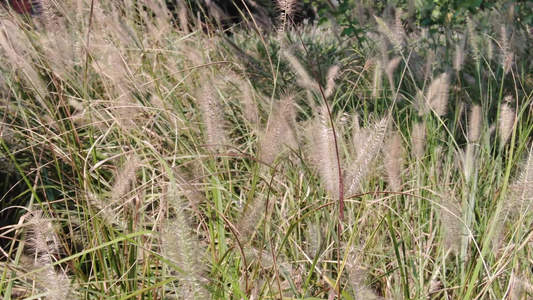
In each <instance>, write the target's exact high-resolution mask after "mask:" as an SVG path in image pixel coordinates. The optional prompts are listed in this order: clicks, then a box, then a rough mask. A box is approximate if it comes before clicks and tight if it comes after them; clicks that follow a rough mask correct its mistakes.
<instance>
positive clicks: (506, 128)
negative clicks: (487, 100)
mask: <svg viewBox="0 0 533 300" xmlns="http://www.w3.org/2000/svg"><path fill="white" fill-rule="evenodd" d="M514 121H515V112H514V109H513V108H512V107H511V106H510V105H509V104H507V103H503V104H501V105H500V116H499V118H498V134H499V135H500V142H501V143H502V144H505V143H507V140H509V137H511V133H512V132H513V126H514Z"/></svg>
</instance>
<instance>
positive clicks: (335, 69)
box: [324, 65, 340, 98]
mask: <svg viewBox="0 0 533 300" xmlns="http://www.w3.org/2000/svg"><path fill="white" fill-rule="evenodd" d="M339 71H340V66H339V65H334V66H332V67H330V68H329V69H328V75H327V77H326V78H327V82H326V90H325V91H324V95H325V96H326V98H329V97H331V95H333V92H334V90H335V79H337V76H339Z"/></svg>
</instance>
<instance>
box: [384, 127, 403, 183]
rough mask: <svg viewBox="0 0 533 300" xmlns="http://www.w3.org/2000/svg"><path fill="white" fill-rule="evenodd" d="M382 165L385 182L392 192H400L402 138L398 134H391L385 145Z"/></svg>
mask: <svg viewBox="0 0 533 300" xmlns="http://www.w3.org/2000/svg"><path fill="white" fill-rule="evenodd" d="M384 154H385V158H384V161H385V162H384V165H385V171H386V172H387V181H388V183H389V186H390V188H391V190H392V191H395V192H398V191H400V190H401V186H402V182H401V178H400V174H401V172H402V168H403V159H402V137H401V135H400V133H398V132H395V133H393V134H392V135H391V136H390V137H389V138H388V140H387V142H386V143H385V147H384Z"/></svg>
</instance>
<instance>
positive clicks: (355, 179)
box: [345, 118, 389, 195]
mask: <svg viewBox="0 0 533 300" xmlns="http://www.w3.org/2000/svg"><path fill="white" fill-rule="evenodd" d="M388 124H389V120H388V118H383V119H381V120H380V121H379V122H377V123H376V124H375V126H374V128H373V130H372V132H371V133H370V134H369V136H368V138H367V139H366V141H365V143H364V145H363V146H362V148H361V150H358V151H357V152H358V153H359V155H358V156H357V159H356V160H355V161H354V163H353V164H352V165H351V166H350V169H349V170H348V173H347V178H346V181H345V183H346V184H345V188H346V194H347V195H353V194H355V193H357V192H359V190H360V188H361V185H362V183H363V179H364V178H365V177H366V175H367V173H368V171H369V170H370V165H371V163H372V161H373V160H374V158H375V157H376V155H377V153H378V152H379V150H380V149H381V147H382V146H383V139H384V137H385V133H386V132H387V127H388ZM360 147H361V146H360Z"/></svg>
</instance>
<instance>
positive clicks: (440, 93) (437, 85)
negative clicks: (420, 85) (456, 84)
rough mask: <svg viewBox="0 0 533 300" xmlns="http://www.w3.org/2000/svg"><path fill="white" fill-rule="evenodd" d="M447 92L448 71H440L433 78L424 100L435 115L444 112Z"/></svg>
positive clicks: (448, 85) (443, 113) (441, 114)
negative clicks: (440, 72)
mask: <svg viewBox="0 0 533 300" xmlns="http://www.w3.org/2000/svg"><path fill="white" fill-rule="evenodd" d="M449 93H450V75H449V74H448V73H442V74H441V75H439V77H437V78H436V79H435V80H433V82H432V83H431V85H430V86H429V89H428V91H427V93H426V101H427V103H428V104H429V107H430V108H431V109H432V110H433V111H434V112H435V114H436V115H437V116H443V115H445V114H446V111H447V108H448V97H449Z"/></svg>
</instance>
